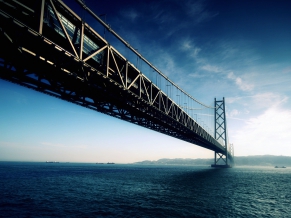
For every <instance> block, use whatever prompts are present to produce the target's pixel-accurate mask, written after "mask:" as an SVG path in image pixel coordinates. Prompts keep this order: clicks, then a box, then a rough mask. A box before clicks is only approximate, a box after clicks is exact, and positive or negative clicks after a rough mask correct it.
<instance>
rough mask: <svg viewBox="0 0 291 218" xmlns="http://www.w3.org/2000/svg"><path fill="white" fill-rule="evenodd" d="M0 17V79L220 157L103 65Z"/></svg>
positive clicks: (197, 130) (202, 137)
mask: <svg viewBox="0 0 291 218" xmlns="http://www.w3.org/2000/svg"><path fill="white" fill-rule="evenodd" d="M0 19H1V20H0V25H1V26H0V46H1V50H0V77H1V78H2V79H4V80H8V81H10V82H13V83H17V84H20V85H22V86H25V87H28V88H32V89H34V90H37V91H39V92H43V93H45V94H49V95H51V96H54V97H57V98H60V99H63V100H66V101H69V102H72V103H75V104H78V105H81V106H84V107H87V108H90V109H93V110H96V111H98V112H102V113H104V114H107V115H110V116H113V117H116V118H119V119H122V120H125V121H128V122H131V123H134V124H137V125H139V126H143V127H146V128H149V129H152V130H154V131H157V132H161V133H163V134H166V135H169V136H172V137H175V138H178V139H181V140H184V141H187V142H190V143H193V144H196V145H198V146H201V147H204V148H207V149H210V150H213V151H215V152H218V153H221V154H225V148H224V147H223V146H221V145H219V144H218V143H216V142H215V143H214V142H213V141H211V140H209V139H208V138H207V137H208V133H206V132H205V130H204V129H203V128H201V127H200V126H199V125H198V124H196V123H195V122H194V121H193V123H194V124H195V125H192V126H191V128H190V127H189V126H188V125H184V124H183V123H181V122H178V121H177V120H175V119H174V118H173V117H170V116H168V115H167V114H166V113H164V112H162V111H161V110H160V109H159V108H157V107H155V106H154V105H152V104H150V103H149V102H148V101H146V100H144V99H143V98H141V97H140V96H138V95H137V94H135V93H134V92H133V91H130V90H129V89H128V88H126V87H124V86H121V85H120V83H117V82H116V81H114V80H113V79H112V78H110V77H109V76H108V73H107V74H106V71H108V68H107V69H106V66H104V65H100V66H98V67H96V66H95V67H94V68H93V67H91V66H90V65H89V64H86V63H84V61H82V60H80V59H79V58H76V57H74V56H73V55H71V53H69V52H67V51H66V50H65V49H62V48H60V47H59V46H58V45H57V44H55V43H54V42H53V41H50V40H48V39H47V38H45V37H44V36H43V35H41V34H39V33H37V32H36V31H34V30H33V29H30V28H28V27H27V26H25V25H23V24H21V23H19V22H17V21H15V20H13V19H12V18H11V17H9V16H1V15H0Z"/></svg>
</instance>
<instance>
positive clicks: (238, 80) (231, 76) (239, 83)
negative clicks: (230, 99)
mask: <svg viewBox="0 0 291 218" xmlns="http://www.w3.org/2000/svg"><path fill="white" fill-rule="evenodd" d="M227 78H228V79H231V80H233V81H234V82H235V84H236V85H237V86H238V87H239V89H241V90H243V91H251V90H252V89H253V88H254V85H253V84H250V83H247V82H245V81H243V80H242V78H241V77H237V76H235V75H234V73H233V72H230V73H229V74H228V75H227Z"/></svg>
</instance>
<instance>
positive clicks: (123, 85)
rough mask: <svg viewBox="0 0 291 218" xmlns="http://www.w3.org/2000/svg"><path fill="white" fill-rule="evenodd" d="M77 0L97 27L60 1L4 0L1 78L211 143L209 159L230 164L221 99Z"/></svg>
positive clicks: (1, 4)
mask: <svg viewBox="0 0 291 218" xmlns="http://www.w3.org/2000/svg"><path fill="white" fill-rule="evenodd" d="M76 2H77V3H78V7H80V10H83V12H84V11H85V12H86V13H87V14H90V15H91V19H94V23H93V24H94V29H93V28H92V27H91V26H90V25H89V24H88V23H86V22H85V21H84V20H83V19H82V18H81V17H80V16H79V15H77V13H76V12H74V11H73V9H71V8H70V7H68V6H67V5H65V3H63V2H62V1H60V0H1V1H0V44H1V51H0V77H1V78H2V79H4V80H8V81H10V82H13V83H17V84H20V85H22V86H26V87H28V88H32V89H35V90H37V91H39V92H43V93H45V94H49V95H52V96H55V97H58V98H60V99H63V100H66V101H69V102H73V103H75V104H78V105H81V106H84V107H87V108H90V109H93V110H96V111H98V112H102V113H104V114H107V115H110V116H113V117H117V118H120V119H122V120H125V121H128V122H131V123H134V124H137V125H140V126H143V127H146V128H149V129H152V130H154V131H158V132H160V133H163V134H166V135H169V136H172V137H175V138H178V139H181V140H184V141H187V142H189V143H192V144H195V145H198V146H201V147H204V148H206V149H210V150H212V151H214V164H213V165H212V166H217V167H229V166H230V165H232V164H233V146H232V145H231V144H229V141H228V135H227V126H226V113H225V101H224V98H223V99H222V100H216V99H215V100H214V105H212V106H207V105H205V104H203V103H201V102H199V101H198V100H196V99H195V98H193V97H192V96H190V95H189V94H187V93H186V92H185V91H184V90H183V89H181V88H180V87H179V86H177V85H176V84H175V83H174V82H173V81H171V80H170V79H169V78H168V77H167V76H166V75H164V74H163V73H162V72H161V71H159V70H158V69H157V68H156V67H155V66H153V65H152V64H151V63H150V62H149V61H148V60H146V59H145V58H144V57H143V56H142V55H141V54H140V53H139V52H138V51H137V49H134V48H133V47H132V46H131V45H130V44H129V43H128V42H126V41H125V40H124V39H122V38H121V37H120V36H119V35H118V34H117V33H116V32H114V31H113V30H112V29H111V28H110V26H109V25H108V24H106V23H105V22H103V20H102V19H101V18H100V17H99V16H97V15H96V14H95V13H94V12H93V11H91V10H90V9H89V8H87V7H86V5H85V4H84V3H83V2H82V1H80V0H76ZM80 10H77V11H80ZM90 23H91V25H92V22H90ZM103 31H104V33H103ZM102 33H103V34H104V36H103V37H102V36H101V35H102ZM105 33H107V37H108V36H111V41H110V40H108V39H107V40H106V34H105ZM108 38H109V37H108ZM109 41H110V42H109ZM113 44H115V45H116V46H113ZM124 54H125V55H124ZM135 61H136V64H135V65H134V64H133V62H135Z"/></svg>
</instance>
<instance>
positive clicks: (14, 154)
mask: <svg viewBox="0 0 291 218" xmlns="http://www.w3.org/2000/svg"><path fill="white" fill-rule="evenodd" d="M64 2H65V3H66V4H68V5H69V6H71V7H73V8H74V9H78V7H76V5H75V3H74V2H73V1H69V0H66V1H64ZM85 2H86V4H87V5H88V6H89V8H91V9H92V10H93V11H94V12H95V13H96V14H97V15H101V14H106V18H105V16H102V17H101V18H102V19H104V20H105V19H106V23H108V24H109V25H110V26H111V27H112V28H113V29H114V30H115V32H117V33H118V34H119V35H120V36H122V37H123V38H124V39H125V40H126V41H128V42H129V43H130V44H131V45H132V46H133V47H134V48H136V49H138V51H139V52H140V53H141V54H142V55H143V56H144V57H145V58H146V59H147V60H149V61H150V62H151V63H153V65H154V66H156V67H157V68H158V69H160V70H161V71H162V72H163V73H164V74H166V75H167V76H168V77H169V78H170V79H171V80H172V81H174V82H175V83H176V84H178V85H179V86H180V87H182V88H183V89H184V90H185V91H186V92H188V93H189V94H190V95H192V96H193V97H195V98H196V99H198V100H199V101H201V102H203V103H205V104H207V105H213V102H214V98H215V97H216V98H217V99H222V97H225V99H226V109H227V125H228V133H229V140H230V142H231V143H233V144H234V149H235V155H236V156H245V155H263V154H273V155H288V156H291V144H290V141H291V103H290V101H291V100H290V96H291V86H290V83H291V40H290V39H291V26H290V23H291V14H290V11H291V2H290V1H287V0H285V1H283V0H282V1H268V0H261V1H259V0H256V1H231V0H229V1H228V0H221V1H214V0H212V1H211V0H209V1H190V0H188V1H187V0H185V1H177V0H167V1H163V0H159V1H153V0H148V1H129V0H127V1H122V3H121V1H101V2H100V3H99V4H98V5H97V4H96V1H89V0H87V1H85ZM78 13H79V14H80V15H81V17H82V18H83V19H85V21H86V22H88V23H89V24H90V25H91V26H93V27H95V26H96V28H97V29H98V27H97V26H98V25H97V24H95V23H92V19H91V18H90V16H89V15H88V14H85V13H84V12H78ZM98 30H99V29H98ZM100 34H101V35H103V34H104V33H103V29H101V32H100ZM105 38H106V39H108V40H109V41H110V40H113V36H110V35H109V34H108V33H105ZM112 44H113V45H114V41H112ZM119 46H120V45H116V47H118V48H119ZM120 49H121V50H122V48H121V47H120ZM124 56H126V54H124ZM134 64H135V63H134ZM141 67H143V66H141ZM0 102H1V107H0V120H1V122H0V151H1V152H0V160H25V161H46V160H56V161H71V162H74V161H76V162H108V161H110V162H118V163H129V162H135V161H141V160H156V159H159V158H212V157H213V152H212V151H209V150H206V149H204V148H200V147H198V146H196V145H192V144H189V143H186V142H183V141H180V140H177V139H174V138H171V137H168V136H166V135H162V134H160V133H156V132H153V131H151V130H148V129H145V128H143V127H139V126H136V125H134V124H131V123H127V122H124V121H121V120H118V119H116V118H112V117H110V116H106V115H103V114H101V113H97V112H95V111H92V110H89V109H86V108H82V107H80V106H77V105H74V104H72V103H68V102H65V101H62V100H59V99H56V98H53V97H50V96H47V95H44V94H41V93H38V92H35V91H33V90H30V89H27V88H24V87H21V86H18V85H15V84H12V83H9V82H6V81H3V80H0Z"/></svg>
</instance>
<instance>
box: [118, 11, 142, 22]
mask: <svg viewBox="0 0 291 218" xmlns="http://www.w3.org/2000/svg"><path fill="white" fill-rule="evenodd" d="M121 14H122V15H123V16H124V17H125V18H127V19H129V20H130V21H131V22H135V21H136V20H137V19H138V17H139V16H140V14H139V13H138V12H137V11H136V10H135V9H133V8H129V9H127V10H124V11H122V12H121Z"/></svg>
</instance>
